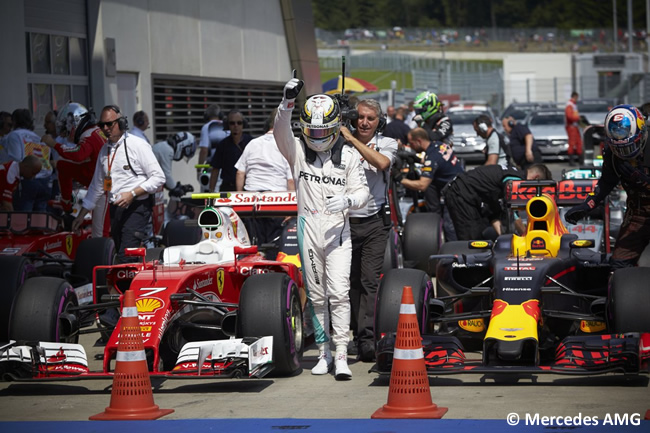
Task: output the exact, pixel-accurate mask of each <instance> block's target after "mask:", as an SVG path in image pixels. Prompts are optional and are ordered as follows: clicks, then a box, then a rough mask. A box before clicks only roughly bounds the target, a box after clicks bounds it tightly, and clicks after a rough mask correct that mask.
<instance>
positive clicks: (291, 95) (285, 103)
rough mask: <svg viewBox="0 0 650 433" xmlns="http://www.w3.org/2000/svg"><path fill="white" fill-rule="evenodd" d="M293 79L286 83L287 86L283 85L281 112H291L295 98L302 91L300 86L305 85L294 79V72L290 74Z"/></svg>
mask: <svg viewBox="0 0 650 433" xmlns="http://www.w3.org/2000/svg"><path fill="white" fill-rule="evenodd" d="M292 75H293V77H292V78H291V79H290V80H289V81H287V84H285V85H284V97H283V98H282V104H280V105H281V106H282V109H283V110H293V107H294V106H295V102H296V97H297V96H298V94H299V93H300V90H302V86H304V85H305V82H304V81H302V80H299V79H298V78H296V70H295V69H294V70H293V72H292Z"/></svg>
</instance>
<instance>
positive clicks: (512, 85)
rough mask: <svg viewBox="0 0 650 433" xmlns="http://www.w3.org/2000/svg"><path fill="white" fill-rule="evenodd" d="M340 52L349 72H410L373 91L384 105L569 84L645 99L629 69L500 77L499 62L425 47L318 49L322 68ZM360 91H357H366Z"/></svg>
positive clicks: (552, 96)
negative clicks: (398, 82) (445, 55)
mask: <svg viewBox="0 0 650 433" xmlns="http://www.w3.org/2000/svg"><path fill="white" fill-rule="evenodd" d="M341 55H346V68H347V71H348V72H349V73H350V75H354V71H355V70H379V71H386V72H387V73H388V72H393V73H394V72H397V73H401V74H409V75H410V77H411V79H412V83H413V85H412V88H411V89H403V88H402V89H399V88H397V86H394V89H393V90H391V91H383V92H378V93H375V94H372V96H373V97H376V98H377V99H379V100H380V102H382V103H385V105H384V106H386V105H396V104H401V103H408V102H409V100H412V98H413V97H414V96H415V95H417V93H418V92H417V90H430V91H433V92H436V93H442V94H446V95H457V97H458V98H460V99H463V100H483V101H486V102H488V103H489V104H490V105H492V106H493V107H494V108H495V109H496V110H497V111H500V110H502V109H504V108H505V107H506V106H507V105H508V104H510V103H511V102H515V101H516V102H533V101H552V102H555V103H559V104H563V103H565V102H566V101H567V100H568V98H569V95H570V94H571V91H572V90H574V89H575V90H576V91H578V93H579V94H580V97H581V98H582V99H594V98H606V99H609V100H613V101H616V102H617V103H629V104H634V105H640V104H642V103H644V102H645V101H648V100H650V74H645V73H633V74H628V75H624V76H622V77H619V79H617V80H612V79H611V77H608V76H607V75H606V74H605V75H603V74H600V75H593V76H583V77H575V78H573V77H554V78H550V79H521V80H504V79H503V66H502V65H501V64H500V63H499V62H485V61H472V60H449V59H441V58H431V57H427V56H426V52H423V53H422V54H419V55H413V54H408V53H401V52H389V51H388V52H387V51H371V52H365V53H362V54H356V53H355V54H354V55H350V51H349V50H346V49H335V50H319V62H320V67H321V70H330V71H334V70H335V71H340V69H341ZM368 96H369V95H363V96H362V97H368Z"/></svg>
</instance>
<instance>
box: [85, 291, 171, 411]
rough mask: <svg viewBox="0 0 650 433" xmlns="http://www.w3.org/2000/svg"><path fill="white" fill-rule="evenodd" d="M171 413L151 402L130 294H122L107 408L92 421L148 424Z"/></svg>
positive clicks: (144, 359)
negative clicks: (118, 329) (146, 422)
mask: <svg viewBox="0 0 650 433" xmlns="http://www.w3.org/2000/svg"><path fill="white" fill-rule="evenodd" d="M172 412H174V409H160V408H159V407H158V406H156V405H155V404H154V402H153V392H152V391H151V378H150V377H149V369H148V368H147V358H146V355H145V353H144V342H143V341H142V331H141V330H140V321H139V320H138V309H137V307H136V306H135V294H134V293H133V291H132V290H127V291H126V292H125V293H124V307H123V308H122V318H121V319H120V337H119V342H118V346H117V356H116V360H115V373H114V374H113V387H112V390H111V403H110V406H109V407H107V408H106V410H105V411H104V412H102V413H98V414H97V415H93V416H91V417H90V418H89V419H90V420H94V421H113V420H151V419H158V418H160V417H162V416H165V415H169V414H170V413H172Z"/></svg>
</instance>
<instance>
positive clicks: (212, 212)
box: [198, 206, 228, 240]
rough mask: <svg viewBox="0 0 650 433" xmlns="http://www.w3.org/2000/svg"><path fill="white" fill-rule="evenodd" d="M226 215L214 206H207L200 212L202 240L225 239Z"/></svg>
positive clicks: (199, 221) (199, 222)
mask: <svg viewBox="0 0 650 433" xmlns="http://www.w3.org/2000/svg"><path fill="white" fill-rule="evenodd" d="M226 218H227V217H226V216H225V215H223V213H221V211H219V210H218V209H215V208H213V207H212V206H210V207H207V208H205V209H203V210H202V211H201V213H200V214H199V220H198V224H199V227H200V228H201V240H205V239H216V240H220V239H224V238H225V235H226V228H227V222H228V221H226Z"/></svg>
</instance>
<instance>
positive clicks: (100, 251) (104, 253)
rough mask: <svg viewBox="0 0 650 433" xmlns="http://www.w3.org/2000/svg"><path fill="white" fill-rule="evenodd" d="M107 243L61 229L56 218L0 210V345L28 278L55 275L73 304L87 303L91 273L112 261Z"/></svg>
mask: <svg viewBox="0 0 650 433" xmlns="http://www.w3.org/2000/svg"><path fill="white" fill-rule="evenodd" d="M114 255H115V247H114V244H113V240H112V239H108V238H95V239H91V238H90V228H89V227H88V228H84V229H83V230H81V232H79V233H73V232H69V231H63V222H62V220H61V219H60V218H58V217H56V216H54V215H52V214H49V213H39V212H0V275H2V278H3V280H4V284H3V287H2V290H0V341H8V334H7V329H8V324H9V313H10V311H11V304H12V302H13V299H14V297H15V296H16V294H17V293H18V292H19V291H20V290H21V287H22V286H23V285H24V284H25V282H26V281H28V280H29V279H31V278H33V277H36V276H41V277H55V278H58V279H63V280H65V281H66V282H67V283H69V284H70V285H71V286H72V287H74V288H75V291H76V293H77V296H78V298H79V303H81V304H83V303H89V302H92V271H93V267H94V266H97V265H110V264H112V263H113V257H114Z"/></svg>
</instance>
